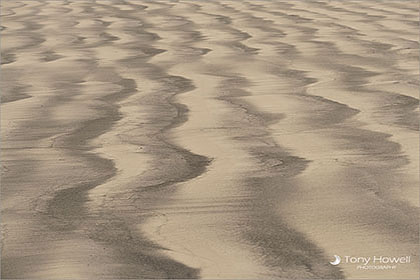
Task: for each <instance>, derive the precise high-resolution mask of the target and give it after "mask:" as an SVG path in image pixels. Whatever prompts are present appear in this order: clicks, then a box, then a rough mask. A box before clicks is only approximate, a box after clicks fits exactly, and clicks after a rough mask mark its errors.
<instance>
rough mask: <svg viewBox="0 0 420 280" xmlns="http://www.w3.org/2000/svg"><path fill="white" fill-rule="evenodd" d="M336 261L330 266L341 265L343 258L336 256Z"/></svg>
mask: <svg viewBox="0 0 420 280" xmlns="http://www.w3.org/2000/svg"><path fill="white" fill-rule="evenodd" d="M334 258H335V260H334V261H332V262H330V264H332V265H339V264H340V263H341V258H340V256H337V255H334Z"/></svg>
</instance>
